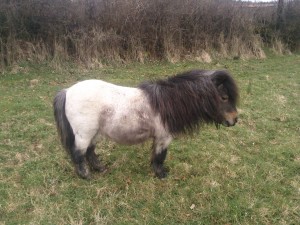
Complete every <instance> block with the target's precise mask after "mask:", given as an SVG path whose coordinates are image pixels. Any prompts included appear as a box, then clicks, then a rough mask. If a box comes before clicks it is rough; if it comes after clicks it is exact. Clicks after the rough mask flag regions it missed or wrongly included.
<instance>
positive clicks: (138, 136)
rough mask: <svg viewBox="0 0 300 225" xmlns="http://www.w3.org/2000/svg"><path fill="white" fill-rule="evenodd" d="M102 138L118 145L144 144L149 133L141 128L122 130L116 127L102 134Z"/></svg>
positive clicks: (149, 135)
mask: <svg viewBox="0 0 300 225" xmlns="http://www.w3.org/2000/svg"><path fill="white" fill-rule="evenodd" d="M102 136H105V137H106V138H108V139H110V140H112V141H114V142H116V143H119V144H125V145H134V144H139V143H142V142H145V141H146V140H147V139H149V138H150V137H151V132H150V131H149V130H146V129H142V128H141V129H130V128H126V129H124V128H122V127H116V128H114V129H110V130H109V131H107V132H104V133H102Z"/></svg>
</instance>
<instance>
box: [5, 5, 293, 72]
mask: <svg viewBox="0 0 300 225" xmlns="http://www.w3.org/2000/svg"><path fill="white" fill-rule="evenodd" d="M291 2H292V3H293V2H294V1H291ZM293 4H294V3H293ZM295 5H297V4H295ZM290 8H291V7H290ZM245 10H246V11H247V13H245ZM275 11H276V7H273V8H271V9H269V10H268V13H267V14H266V15H264V14H262V13H261V12H259V11H258V10H250V9H245V7H244V6H243V5H241V4H238V3H237V2H235V1H232V0H225V1H218V0H213V1H211V0H201V1H199V0H185V1H182V0H152V1H147V0H131V1H129V0H109V1H108V0H52V1H51V3H50V2H49V1H48V0H37V1H29V0H23V1H18V0H15V1H3V2H1V3H0V67H2V68H4V67H6V66H10V65H13V64H14V63H16V62H19V61H21V60H29V61H34V62H43V61H52V63H53V64H54V65H56V64H59V63H61V62H66V61H72V62H76V63H77V64H82V65H84V66H87V67H99V66H102V64H106V63H112V62H121V63H123V62H128V61H138V62H142V63H143V62H145V61H146V60H167V61H170V62H178V61H180V60H182V59H188V60H198V61H203V62H211V61H212V59H213V58H235V59H239V58H241V59H247V58H253V57H255V58H265V53H264V51H263V49H262V47H263V45H264V43H267V42H270V41H269V39H271V38H270V37H269V38H268V39H266V40H264V38H265V37H263V35H265V36H266V35H269V36H272V32H273V30H272V29H271V30H270V29H269V30H268V33H267V34H266V33H265V32H266V29H267V27H268V26H269V24H270V23H271V22H272V18H273V17H274V16H273V17H272V15H273V13H274V12H275ZM257 12H259V15H261V16H260V17H259V18H260V20H259V21H258V22H259V23H258V24H256V23H255V18H256V17H257ZM266 21H267V23H264V22H266ZM262 22H263V23H262ZM262 24H263V25H262ZM266 24H267V25H266ZM273 36H274V35H273ZM273 36H272V38H273ZM276 37H278V39H276V40H275V39H274V38H273V39H274V40H275V41H274V42H273V41H271V42H272V43H270V44H271V47H272V46H273V49H275V50H276V51H279V52H284V51H285V50H284V49H285V47H286V46H285V43H284V42H282V41H281V40H284V39H282V38H281V37H280V36H279V35H277V36H276ZM289 40H290V39H289Z"/></svg>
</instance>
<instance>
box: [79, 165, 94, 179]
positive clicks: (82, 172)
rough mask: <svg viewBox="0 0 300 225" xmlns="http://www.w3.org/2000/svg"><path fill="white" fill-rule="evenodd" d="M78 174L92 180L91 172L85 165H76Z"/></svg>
mask: <svg viewBox="0 0 300 225" xmlns="http://www.w3.org/2000/svg"><path fill="white" fill-rule="evenodd" d="M76 172H77V174H78V175H79V176H80V177H81V178H83V179H86V180H90V179H91V174H90V170H89V168H88V167H87V166H86V165H85V164H79V165H76Z"/></svg>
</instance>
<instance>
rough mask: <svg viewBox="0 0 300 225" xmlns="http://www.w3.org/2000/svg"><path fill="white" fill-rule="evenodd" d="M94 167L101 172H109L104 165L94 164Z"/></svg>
mask: <svg viewBox="0 0 300 225" xmlns="http://www.w3.org/2000/svg"><path fill="white" fill-rule="evenodd" d="M93 169H94V170H95V171H97V172H99V173H106V172H107V167H106V166H103V165H97V166H93Z"/></svg>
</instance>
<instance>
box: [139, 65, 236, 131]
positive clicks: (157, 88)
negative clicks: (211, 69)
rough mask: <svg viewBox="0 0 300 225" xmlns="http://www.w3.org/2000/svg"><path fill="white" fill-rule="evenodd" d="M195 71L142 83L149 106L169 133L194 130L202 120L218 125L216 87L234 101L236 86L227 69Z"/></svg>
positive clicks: (220, 117)
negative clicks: (223, 87) (212, 71)
mask: <svg viewBox="0 0 300 225" xmlns="http://www.w3.org/2000/svg"><path fill="white" fill-rule="evenodd" d="M206 72H207V71H204V70H194V71H189V72H186V73H182V74H178V75H176V76H173V77H170V78H167V79H166V80H158V81H152V82H151V81H148V82H144V83H142V84H141V85H140V86H139V88H140V89H142V90H143V91H144V92H145V93H146V95H147V96H148V98H149V102H150V104H151V106H152V108H153V109H154V110H155V112H156V113H158V114H159V115H160V116H161V119H162V121H163V123H164V124H165V126H166V127H167V128H168V129H169V131H170V133H172V134H178V133H181V132H187V131H193V130H195V129H196V128H197V127H198V126H199V125H201V124H202V123H216V124H220V123H222V120H223V115H222V112H221V111H220V98H219V95H220V94H219V92H218V89H217V87H218V86H219V85H220V84H223V85H224V86H225V89H226V90H228V93H229V94H230V96H229V98H230V99H231V101H232V103H233V104H236V101H237V95H238V94H237V87H236V85H235V83H234V81H233V79H232V78H231V77H230V75H229V74H228V73H227V72H226V71H215V73H213V74H212V75H210V76H208V75H207V74H206Z"/></svg>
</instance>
